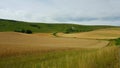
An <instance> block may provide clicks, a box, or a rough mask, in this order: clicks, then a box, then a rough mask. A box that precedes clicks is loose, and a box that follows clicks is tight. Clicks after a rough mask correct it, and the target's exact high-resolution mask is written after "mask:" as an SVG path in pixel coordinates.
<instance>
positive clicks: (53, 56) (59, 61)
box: [0, 46, 119, 68]
mask: <svg viewBox="0 0 120 68" xmlns="http://www.w3.org/2000/svg"><path fill="white" fill-rule="evenodd" d="M118 60H119V56H118V48H117V47H113V46H112V47H106V48H103V49H73V50H66V51H55V52H49V53H46V54H43V55H40V54H39V53H38V54H30V55H21V56H20V55H19V56H12V57H6V58H0V68H119V67H118V65H119V61H118Z"/></svg>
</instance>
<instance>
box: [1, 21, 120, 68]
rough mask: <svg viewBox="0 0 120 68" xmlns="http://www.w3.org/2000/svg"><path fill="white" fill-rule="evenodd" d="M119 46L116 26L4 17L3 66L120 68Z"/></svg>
mask: <svg viewBox="0 0 120 68" xmlns="http://www.w3.org/2000/svg"><path fill="white" fill-rule="evenodd" d="M73 28H74V29H73ZM119 46H120V28H119V27H116V26H86V25H85V26H84V25H76V24H44V23H27V22H22V21H13V20H3V19H0V68H120V59H119V58H120V47H119Z"/></svg>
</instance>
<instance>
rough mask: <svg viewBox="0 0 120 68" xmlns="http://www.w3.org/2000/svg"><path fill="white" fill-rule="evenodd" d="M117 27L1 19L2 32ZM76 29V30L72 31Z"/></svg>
mask: <svg viewBox="0 0 120 68" xmlns="http://www.w3.org/2000/svg"><path fill="white" fill-rule="evenodd" d="M110 27H115V26H88V25H77V24H48V23H46V24H45V23H28V22H23V21H15V20H5V19H0V32H5V31H20V30H23V29H24V30H31V31H32V32H34V33H36V32H41V33H55V32H66V31H67V30H68V31H70V32H86V31H92V30H96V29H102V28H110ZM71 28H74V30H72V31H71V30H70V29H71Z"/></svg>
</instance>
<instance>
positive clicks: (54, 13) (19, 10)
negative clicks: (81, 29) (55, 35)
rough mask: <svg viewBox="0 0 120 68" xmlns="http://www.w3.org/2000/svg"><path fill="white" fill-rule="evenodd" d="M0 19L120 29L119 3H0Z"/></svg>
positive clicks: (7, 0) (49, 0)
mask: <svg viewBox="0 0 120 68" xmlns="http://www.w3.org/2000/svg"><path fill="white" fill-rule="evenodd" d="M0 18H1V19H11V20H19V21H28V22H44V23H73V24H82V25H119V26H120V0H0Z"/></svg>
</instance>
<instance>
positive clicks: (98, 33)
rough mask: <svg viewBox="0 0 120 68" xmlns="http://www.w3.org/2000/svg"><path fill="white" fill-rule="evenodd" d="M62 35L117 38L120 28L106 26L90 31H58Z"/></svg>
mask: <svg viewBox="0 0 120 68" xmlns="http://www.w3.org/2000/svg"><path fill="white" fill-rule="evenodd" d="M57 35H58V36H60V37H73V38H86V39H116V38H119V37H120V28H106V29H99V30H94V31H89V32H82V33H72V34H64V33H58V34H57Z"/></svg>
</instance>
